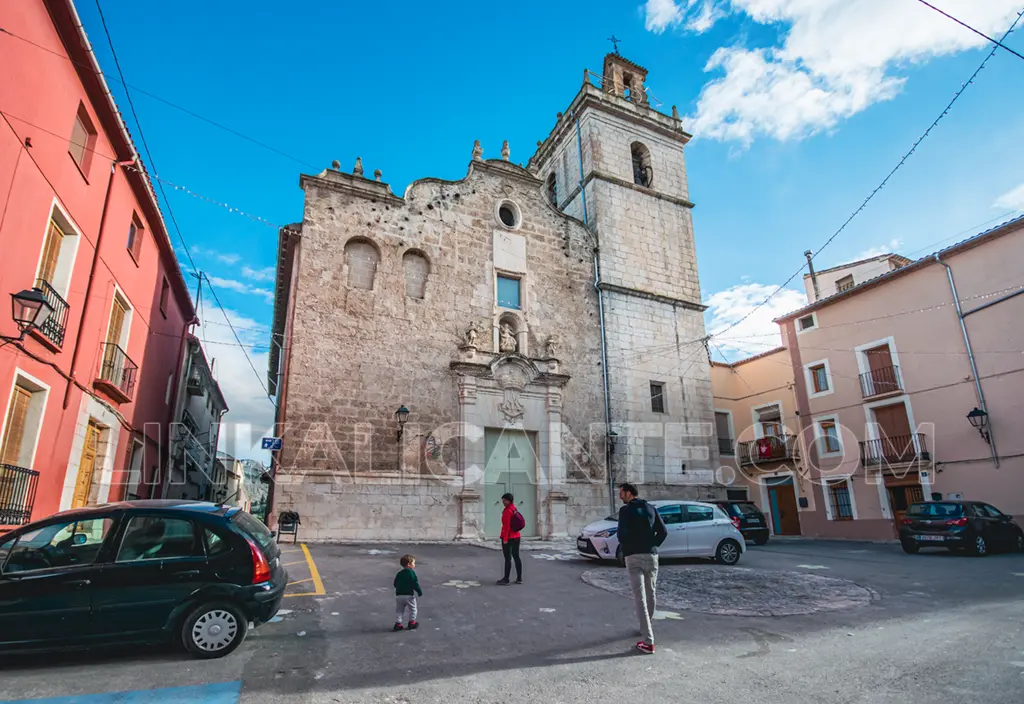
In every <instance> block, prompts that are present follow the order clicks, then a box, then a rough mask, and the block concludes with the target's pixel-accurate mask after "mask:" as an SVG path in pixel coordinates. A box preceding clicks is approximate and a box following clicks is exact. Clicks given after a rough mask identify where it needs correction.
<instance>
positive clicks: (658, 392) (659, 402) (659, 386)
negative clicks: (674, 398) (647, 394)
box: [651, 381, 665, 413]
mask: <svg viewBox="0 0 1024 704" xmlns="http://www.w3.org/2000/svg"><path fill="white" fill-rule="evenodd" d="M651 410H652V411H653V412H654V413H664V412H665V385H664V384H663V383H661V382H658V381H652V382H651Z"/></svg>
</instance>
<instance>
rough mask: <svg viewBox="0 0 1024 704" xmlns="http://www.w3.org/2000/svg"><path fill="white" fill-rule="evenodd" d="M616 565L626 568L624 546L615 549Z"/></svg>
mask: <svg viewBox="0 0 1024 704" xmlns="http://www.w3.org/2000/svg"><path fill="white" fill-rule="evenodd" d="M615 564H616V565H618V566H619V567H625V566H626V556H625V555H623V554H622V546H621V545H620V546H619V547H617V548H615Z"/></svg>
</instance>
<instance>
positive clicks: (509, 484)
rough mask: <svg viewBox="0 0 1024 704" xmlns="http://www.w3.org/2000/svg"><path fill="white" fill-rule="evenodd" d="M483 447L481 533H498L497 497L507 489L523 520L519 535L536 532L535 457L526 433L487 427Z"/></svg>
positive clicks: (499, 519)
mask: <svg viewBox="0 0 1024 704" xmlns="http://www.w3.org/2000/svg"><path fill="white" fill-rule="evenodd" d="M484 447H485V452H486V453H487V454H486V457H487V463H486V466H485V470H484V534H485V535H486V536H487V537H489V538H494V537H497V536H498V535H500V534H501V511H502V509H503V506H502V504H501V496H502V494H505V493H507V492H511V493H512V495H513V496H515V500H516V507H517V508H518V509H519V512H520V513H522V514H523V518H525V519H526V528H524V529H523V531H522V534H523V537H530V536H535V535H537V480H536V476H537V473H536V457H535V455H534V451H533V443H532V442H531V441H530V438H529V436H527V435H526V433H523V432H520V431H515V430H504V431H502V430H488V431H487V432H486V434H485V436H484Z"/></svg>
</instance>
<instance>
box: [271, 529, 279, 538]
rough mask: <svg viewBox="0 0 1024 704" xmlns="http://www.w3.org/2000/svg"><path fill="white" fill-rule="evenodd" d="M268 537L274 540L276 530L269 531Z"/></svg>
mask: <svg viewBox="0 0 1024 704" xmlns="http://www.w3.org/2000/svg"><path fill="white" fill-rule="evenodd" d="M270 537H271V538H276V537H277V531H276V530H272V531H270Z"/></svg>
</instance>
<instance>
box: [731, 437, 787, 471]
mask: <svg viewBox="0 0 1024 704" xmlns="http://www.w3.org/2000/svg"><path fill="white" fill-rule="evenodd" d="M738 449H739V452H738V455H737V456H738V457H739V461H740V464H741V465H744V464H758V463H763V462H777V461H779V460H788V459H795V458H796V457H798V456H799V454H800V446H799V445H798V444H797V441H796V436H795V435H770V436H768V437H763V438H758V439H757V440H751V441H750V442H741V443H739V445H738Z"/></svg>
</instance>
